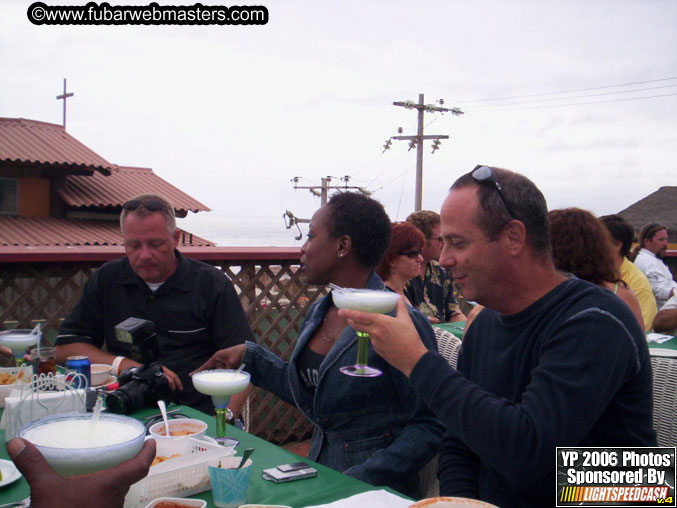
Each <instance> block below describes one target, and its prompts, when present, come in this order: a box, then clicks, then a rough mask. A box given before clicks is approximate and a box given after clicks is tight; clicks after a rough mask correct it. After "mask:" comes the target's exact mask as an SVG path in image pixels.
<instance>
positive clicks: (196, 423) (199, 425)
mask: <svg viewBox="0 0 677 508" xmlns="http://www.w3.org/2000/svg"><path fill="white" fill-rule="evenodd" d="M148 432H149V433H150V435H151V436H153V437H154V438H155V439H177V438H179V437H192V438H193V439H202V436H204V435H205V434H206V433H207V424H206V423H205V422H203V421H202V420H195V419H193V418H174V419H172V420H169V434H170V436H169V437H167V436H165V422H164V421H159V422H157V423H156V424H154V425H152V426H151V428H150V429H148ZM175 432H181V435H178V436H175V435H172V434H174V433H175ZM187 432H188V433H187Z"/></svg>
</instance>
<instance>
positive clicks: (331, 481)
mask: <svg viewBox="0 0 677 508" xmlns="http://www.w3.org/2000/svg"><path fill="white" fill-rule="evenodd" d="M178 407H179V408H180V409H181V412H182V413H184V414H185V415H186V416H189V417H190V418H199V419H201V420H204V421H206V422H207V424H208V425H209V428H208V430H207V435H208V436H214V435H215V431H216V423H215V421H214V418H212V417H210V416H207V415H205V414H204V413H201V412H200V411H196V410H194V409H192V408H189V407H185V406H178ZM170 409H172V408H170ZM157 412H158V410H157V409H144V410H142V411H139V412H137V413H135V414H133V415H132V416H134V417H135V418H142V417H144V416H150V415H153V414H155V413H157ZM0 435H1V437H2V442H3V445H2V446H0V458H1V459H9V457H8V455H7V450H6V449H5V446H4V443H5V439H4V432H3V431H0ZM228 435H229V436H230V437H233V438H235V439H237V440H239V441H240V443H239V444H238V446H237V447H236V455H242V450H244V449H245V448H255V450H256V451H255V452H254V455H252V462H253V467H252V473H251V478H250V482H249V489H248V490H247V502H248V503H264V504H283V505H289V506H291V507H293V508H303V507H305V506H310V505H316V504H323V503H329V502H331V501H336V500H338V499H342V498H345V497H349V496H352V495H354V494H359V493H361V492H366V491H368V490H375V489H376V488H377V487H374V486H372V485H369V484H367V483H364V482H361V481H359V480H355V479H354V478H350V477H349V476H346V475H344V474H342V473H339V472H337V471H334V470H333V469H329V468H327V467H324V466H321V465H320V464H316V463H313V462H311V461H307V460H306V459H301V458H299V456H298V455H296V454H293V453H291V452H288V451H286V450H284V449H283V448H280V447H278V446H276V445H274V444H271V443H269V442H267V441H265V440H263V439H261V438H258V437H256V436H253V435H251V434H248V433H246V432H243V431H241V430H238V429H236V428H234V427H232V426H230V425H229V426H228ZM299 460H306V462H308V463H310V464H311V465H313V466H314V467H315V468H316V469H317V470H318V474H317V477H315V478H308V479H304V480H298V481H294V482H287V483H281V484H275V483H272V482H269V481H265V480H263V479H262V478H261V470H263V469H267V468H271V467H275V466H278V465H280V464H285V463H288V462H297V461H299ZM388 490H389V489H388ZM390 492H393V491H390ZM28 494H29V488H28V483H27V482H26V480H25V479H24V478H23V477H21V478H20V479H19V480H17V481H16V482H14V483H12V484H10V485H6V486H4V487H0V504H2V503H9V502H11V501H17V500H20V499H24V498H25V497H27V496H28ZM192 497H194V498H197V499H204V500H205V501H207V506H208V507H210V508H211V507H214V506H215V505H214V503H213V500H212V493H211V491H207V492H203V493H202V494H197V495H195V496H192Z"/></svg>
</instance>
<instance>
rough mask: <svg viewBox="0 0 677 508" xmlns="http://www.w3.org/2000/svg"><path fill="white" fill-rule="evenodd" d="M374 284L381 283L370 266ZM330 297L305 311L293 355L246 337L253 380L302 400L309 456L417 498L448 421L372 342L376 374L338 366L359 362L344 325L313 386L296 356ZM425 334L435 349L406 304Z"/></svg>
mask: <svg viewBox="0 0 677 508" xmlns="http://www.w3.org/2000/svg"><path fill="white" fill-rule="evenodd" d="M367 288H369V289H384V284H383V282H382V281H381V279H380V278H379V277H378V276H377V275H376V274H375V273H373V272H372V273H371V275H370V276H369V279H368V281H367ZM331 304H332V300H331V294H329V295H327V296H325V297H324V298H322V299H321V300H319V301H318V302H316V303H314V304H313V305H312V306H311V307H310V308H309V310H308V312H307V313H306V316H305V319H304V321H303V324H302V326H301V332H300V334H299V337H298V339H297V342H296V347H295V348H294V351H293V353H292V356H291V359H290V361H289V362H284V361H283V360H281V359H280V358H279V357H278V356H277V355H275V354H274V353H271V352H270V351H269V350H267V349H266V348H264V347H261V346H259V345H257V344H254V343H253V342H247V343H246V349H245V354H244V360H243V361H244V363H245V364H246V365H247V370H248V372H249V373H250V374H251V382H252V383H253V384H254V385H255V386H258V387H261V388H264V389H266V390H268V391H270V392H272V393H274V394H275V395H277V396H278V397H279V398H280V399H282V400H284V401H285V402H287V403H288V404H290V405H294V406H296V407H298V408H299V409H300V410H301V411H303V413H304V414H305V416H306V417H308V418H309V419H310V420H311V421H312V422H313V423H314V425H315V428H314V431H313V437H312V440H311V445H310V451H309V454H308V458H310V459H311V460H314V461H316V462H319V463H320V464H323V465H325V466H328V467H331V468H333V469H336V470H338V471H341V472H344V473H345V474H348V475H350V476H352V477H354V478H357V479H359V480H362V481H364V482H367V483H370V484H372V485H378V486H388V487H391V488H393V489H395V490H397V491H399V492H402V493H404V494H408V495H410V496H412V497H418V490H417V473H418V471H419V470H420V469H421V468H422V467H423V466H424V465H426V463H427V462H428V461H430V460H431V459H432V458H433V457H434V456H435V455H436V454H437V453H438V448H439V444H440V442H441V439H442V435H443V433H444V426H443V425H442V423H441V422H440V421H439V420H437V418H436V417H435V416H434V414H433V412H432V411H431V410H430V409H429V408H428V407H427V406H426V405H425V404H424V403H423V401H422V400H421V399H419V398H417V397H416V395H415V393H414V391H413V390H412V389H411V388H410V386H409V382H408V379H407V377H406V376H405V375H404V374H402V373H401V372H400V371H398V370H397V369H395V368H394V367H391V366H390V365H389V364H388V363H387V362H386V361H385V360H384V359H383V358H381V357H380V356H378V355H377V354H376V353H375V352H374V350H373V349H372V348H370V349H369V359H368V364H369V365H370V366H373V367H376V368H378V369H380V370H381V371H383V375H381V376H378V377H372V378H362V377H351V376H346V375H345V374H343V373H341V372H340V371H339V367H342V366H344V365H351V364H354V363H355V359H356V355H357V342H356V341H357V335H356V333H355V331H354V330H353V329H352V328H350V327H346V328H345V329H344V330H343V332H341V335H340V336H339V337H338V338H337V339H336V342H335V343H334V345H333V346H332V348H331V350H330V351H329V352H328V353H327V356H326V357H325V358H324V360H323V362H322V364H321V365H320V370H319V384H318V387H317V391H316V392H313V391H311V390H308V389H307V388H306V387H305V386H304V385H303V382H302V381H301V378H300V376H299V372H298V367H297V361H298V358H299V355H300V353H301V351H302V350H303V348H304V347H306V345H307V343H308V341H309V339H310V337H311V336H312V335H313V333H314V332H315V330H316V329H317V327H318V326H320V324H321V323H322V319H323V318H324V315H325V314H326V312H327V311H328V310H329V308H330V306H331ZM408 311H409V315H410V317H411V318H412V320H413V322H414V325H415V326H416V329H417V330H418V333H419V336H420V337H421V340H422V341H423V343H424V344H425V346H426V347H427V348H428V349H431V350H434V351H437V343H436V341H435V335H434V333H433V330H432V328H431V326H430V324H429V322H428V320H427V319H426V318H425V317H424V316H423V314H421V313H420V312H419V311H417V310H415V309H413V308H411V307H408Z"/></svg>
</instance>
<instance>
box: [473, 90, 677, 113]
mask: <svg viewBox="0 0 677 508" xmlns="http://www.w3.org/2000/svg"><path fill="white" fill-rule="evenodd" d="M676 86H677V84H675V85H662V86H652V87H648V88H634V89H632V90H621V91H618V92H602V93H593V94H586V95H573V96H571V97H553V98H552V99H536V100H533V101H518V102H506V103H504V104H492V105H487V106H484V107H487V108H493V107H503V106H512V105H514V104H530V103H534V102H552V101H566V100H571V99H584V98H586V97H600V96H603V95H616V94H620V93H630V92H644V91H646V90H658V89H661V88H674V87H676ZM480 107H482V106H480ZM474 111H477V110H474Z"/></svg>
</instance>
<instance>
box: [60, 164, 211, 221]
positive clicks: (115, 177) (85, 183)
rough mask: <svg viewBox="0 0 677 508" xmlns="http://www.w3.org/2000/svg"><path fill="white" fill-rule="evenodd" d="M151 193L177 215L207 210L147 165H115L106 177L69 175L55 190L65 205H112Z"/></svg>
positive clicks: (120, 205) (111, 206)
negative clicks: (114, 169)
mask: <svg viewBox="0 0 677 508" xmlns="http://www.w3.org/2000/svg"><path fill="white" fill-rule="evenodd" d="M148 192H153V193H154V194H159V195H161V196H164V197H165V198H166V199H168V200H169V201H170V202H171V203H172V204H173V205H174V208H175V209H176V212H177V215H178V216H181V217H185V215H186V213H187V212H188V211H189V210H190V211H192V212H199V211H209V210H210V209H209V208H208V207H207V206H205V205H203V204H202V203H200V202H199V201H198V200H196V199H193V198H192V197H190V196H189V195H188V194H186V193H185V192H183V191H181V190H179V189H177V188H176V187H174V186H173V185H172V184H170V183H169V182H167V181H165V180H163V179H162V178H160V177H159V176H157V175H156V174H155V173H154V172H153V170H152V169H150V168H134V167H128V166H118V168H117V170H116V171H113V172H112V173H111V174H110V175H109V176H103V175H101V174H98V173H94V174H93V175H91V176H86V175H68V177H67V178H66V185H65V186H64V188H63V189H60V190H59V191H57V193H58V194H59V197H60V198H61V199H63V201H64V202H65V203H66V205H67V206H68V207H74V208H97V209H102V208H103V209H105V208H115V207H122V205H123V204H124V202H125V201H127V200H128V199H129V198H132V197H134V196H136V195H138V194H147V193H148Z"/></svg>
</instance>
